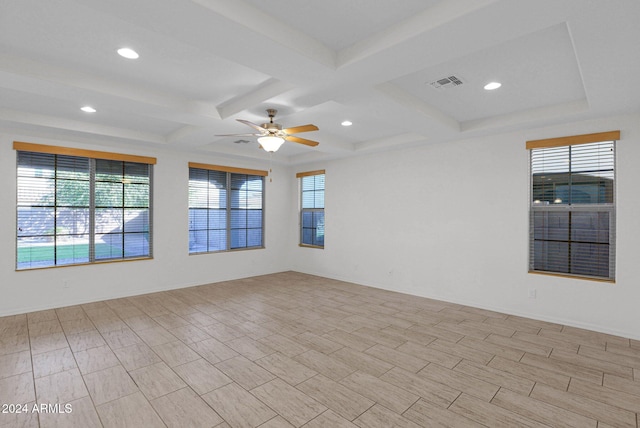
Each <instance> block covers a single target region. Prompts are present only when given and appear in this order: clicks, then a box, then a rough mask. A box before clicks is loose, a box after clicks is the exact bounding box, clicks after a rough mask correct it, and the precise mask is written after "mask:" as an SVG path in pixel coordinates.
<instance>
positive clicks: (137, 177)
mask: <svg viewBox="0 0 640 428" xmlns="http://www.w3.org/2000/svg"><path fill="white" fill-rule="evenodd" d="M150 175H151V173H150V166H149V165H147V164H143V163H134V162H125V163H124V182H125V183H134V184H135V183H138V184H147V185H148V184H149V181H150V180H149V178H150Z"/></svg>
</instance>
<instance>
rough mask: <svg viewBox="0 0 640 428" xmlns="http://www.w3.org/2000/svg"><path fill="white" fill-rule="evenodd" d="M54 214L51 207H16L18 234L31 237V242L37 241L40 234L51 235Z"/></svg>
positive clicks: (53, 209) (53, 226)
mask: <svg viewBox="0 0 640 428" xmlns="http://www.w3.org/2000/svg"><path fill="white" fill-rule="evenodd" d="M55 216H56V211H55V208H53V207H51V208H39V207H33V208H32V207H18V236H22V237H32V239H33V242H38V241H39V239H40V236H42V235H53V233H54V232H55V229H54V228H55ZM23 242H25V243H26V242H28V240H26V239H25V240H23Z"/></svg>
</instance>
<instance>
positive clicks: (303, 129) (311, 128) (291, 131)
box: [283, 124, 318, 134]
mask: <svg viewBox="0 0 640 428" xmlns="http://www.w3.org/2000/svg"><path fill="white" fill-rule="evenodd" d="M317 130H318V127H317V126H315V125H311V124H309V125H302V126H294V127H293V128H287V129H283V131H284V132H286V133H287V134H298V133H300V132H309V131H317Z"/></svg>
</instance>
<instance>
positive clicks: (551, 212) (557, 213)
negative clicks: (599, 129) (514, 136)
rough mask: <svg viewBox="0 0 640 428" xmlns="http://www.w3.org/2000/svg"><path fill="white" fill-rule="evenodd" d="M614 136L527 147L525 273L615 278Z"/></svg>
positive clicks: (565, 139)
mask: <svg viewBox="0 0 640 428" xmlns="http://www.w3.org/2000/svg"><path fill="white" fill-rule="evenodd" d="M619 138H620V132H619V131H612V132H605V133H600V134H589V135H579V136H574V137H563V138H557V139H549V140H536V141H529V142H527V148H528V149H530V156H531V198H530V221H529V233H530V240H529V244H530V247H529V270H530V271H532V272H550V273H557V274H566V275H576V276H585V277H591V278H594V279H604V280H610V281H613V280H614V278H615V141H616V140H618V139H619Z"/></svg>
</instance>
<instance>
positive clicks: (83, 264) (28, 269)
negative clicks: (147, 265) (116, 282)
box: [16, 257, 153, 272]
mask: <svg viewBox="0 0 640 428" xmlns="http://www.w3.org/2000/svg"><path fill="white" fill-rule="evenodd" d="M144 260H153V257H131V258H128V259H109V260H97V261H95V262H87V263H73V264H68V265H56V266H40V267H38V266H36V267H27V268H22V269H18V268H16V272H28V271H33V270H42V269H60V268H69V267H76V266H95V265H105V264H110V263H123V262H139V261H144Z"/></svg>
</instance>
